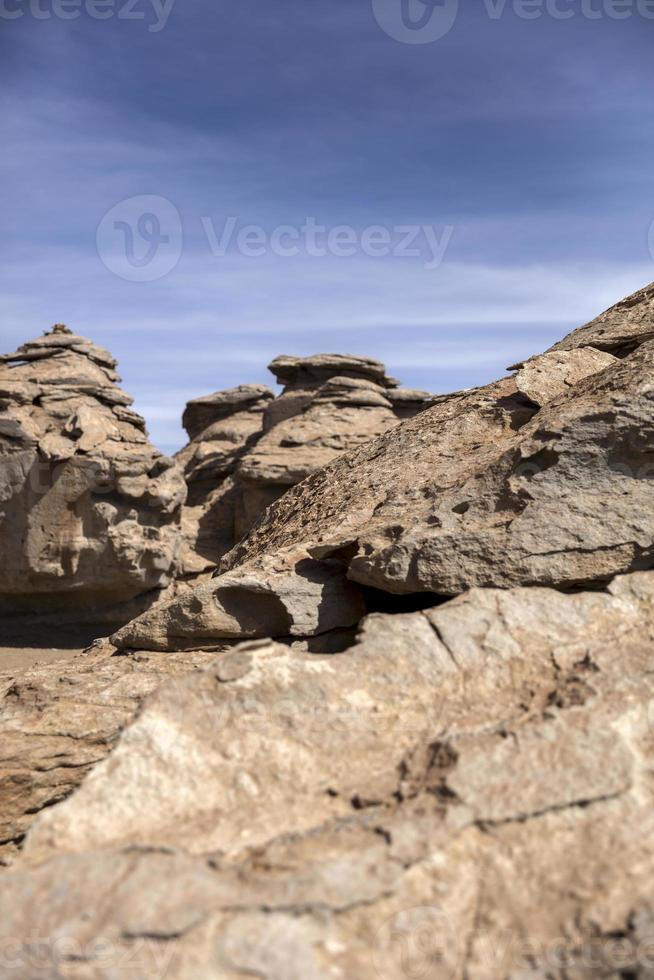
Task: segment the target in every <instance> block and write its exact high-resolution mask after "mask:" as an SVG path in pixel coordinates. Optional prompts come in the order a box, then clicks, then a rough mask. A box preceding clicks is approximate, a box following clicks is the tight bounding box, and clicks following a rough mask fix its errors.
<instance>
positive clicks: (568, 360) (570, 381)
mask: <svg viewBox="0 0 654 980" xmlns="http://www.w3.org/2000/svg"><path fill="white" fill-rule="evenodd" d="M616 360H617V358H615V357H613V355H612V354H607V353H605V352H604V351H599V350H595V349H594V348H593V347H576V348H573V349H572V350H561V351H558V350H555V351H550V352H549V353H547V354H540V355H539V356H537V357H531V358H529V360H528V361H525V362H524V363H523V364H520V365H519V370H518V374H517V375H516V379H515V380H516V384H517V386H518V390H519V391H521V392H522V393H523V395H525V396H526V397H527V398H529V399H530V400H531V401H532V402H534V404H535V405H539V406H541V407H542V406H543V405H546V404H547V403H548V402H550V401H552V399H553V398H556V396H557V395H561V394H564V393H565V392H566V391H568V389H569V388H571V387H572V386H573V385H576V384H577V382H578V381H581V380H583V378H587V377H589V376H590V375H591V374H598V373H599V372H600V371H603V370H604V368H607V367H610V366H611V365H612V364H615V362H616Z"/></svg>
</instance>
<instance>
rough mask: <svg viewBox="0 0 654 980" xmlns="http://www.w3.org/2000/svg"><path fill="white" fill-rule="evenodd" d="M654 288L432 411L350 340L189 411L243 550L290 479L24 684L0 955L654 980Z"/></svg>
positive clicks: (185, 972) (279, 973)
mask: <svg viewBox="0 0 654 980" xmlns="http://www.w3.org/2000/svg"><path fill="white" fill-rule="evenodd" d="M652 295H654V293H653V292H652V287H649V288H648V289H647V290H643V291H641V293H640V294H636V297H635V298H632V300H631V301H625V302H624V303H622V304H618V306H617V307H615V308H614V310H613V311H609V312H608V313H607V314H604V315H603V317H601V318H599V320H598V321H595V322H594V324H591V325H589V326H588V327H587V328H581V329H580V331H577V332H576V333H575V334H571V335H570V337H569V338H566V340H565V341H564V342H562V344H560V345H556V347H555V348H553V349H552V350H550V351H548V352H546V353H545V354H542V355H537V356H535V357H533V358H530V359H529V360H526V361H524V362H521V363H520V364H519V365H516V366H515V368H514V369H513V370H515V372H516V373H515V374H514V375H512V376H511V377H506V378H503V379H501V380H499V381H496V382H494V383H492V384H489V385H487V386H485V387H483V388H476V389H470V390H467V391H462V392H455V393H454V394H452V395H446V396H438V397H436V398H434V399H432V402H433V403H432V404H430V405H429V406H426V405H425V404H424V402H422V401H421V397H422V396H421V395H420V393H410V392H407V393H404V394H401V389H398V388H397V387H395V386H394V382H392V380H390V379H388V378H386V375H385V372H384V369H383V366H382V365H379V364H378V363H377V362H373V361H369V360H367V359H361V360H360V363H359V362H358V363H357V364H354V361H353V359H352V358H344V359H343V358H338V357H336V355H319V356H316V357H315V358H310V359H295V358H288V357H287V358H281V359H278V360H277V361H276V362H274V364H275V369H276V371H277V377H278V378H279V379H280V380H281V382H282V383H284V384H285V385H286V387H285V390H284V392H283V394H282V395H281V396H280V397H279V398H272V397H271V394H270V392H267V390H266V389H262V388H260V387H256V386H246V387H244V388H242V389H235V390H233V391H232V392H230V393H218V394H216V395H214V396H210V397H209V398H208V399H201V400H199V401H198V402H195V403H191V404H190V405H189V408H188V409H187V414H186V424H187V428H188V431H189V435H190V437H191V445H190V446H188V447H186V448H185V449H184V450H183V451H182V453H181V454H180V461H181V462H182V463H183V465H184V467H185V470H186V475H187V479H188V480H189V484H190V485H191V487H193V485H194V484H195V487H196V491H197V497H196V498H194V499H195V503H194V505H193V506H195V507H197V508H199V509H200V510H201V509H202V508H204V507H205V506H206V504H205V495H206V494H207V492H210V493H218V494H221V493H224V494H229V495H230V496H228V497H226V500H227V503H225V505H224V506H225V511H224V512H225V513H227V514H228V515H229V531H228V532H227V533H226V534H225V537H224V538H223V539H222V543H221V547H223V546H224V544H225V542H226V541H227V539H228V537H229V535H230V534H234V533H235V528H236V525H237V521H238V520H239V519H242V520H243V521H244V522H245V524H247V523H248V521H249V520H250V519H253V515H254V512H255V511H256V510H257V508H258V507H259V504H262V503H263V502H264V501H263V497H260V498H256V497H255V496H252V497H251V510H250V511H248V509H247V507H246V506H245V505H244V500H245V499H246V495H247V493H248V492H249V491H253V490H254V489H257V488H258V490H261V489H262V488H263V489H265V488H266V487H268V489H269V490H270V488H272V487H277V489H278V490H279V492H282V491H281V489H280V488H285V490H284V492H283V496H281V497H280V499H278V500H276V501H274V502H272V503H271V504H270V505H269V506H268V509H267V510H266V511H265V513H263V514H262V515H260V516H259V517H258V519H257V521H256V523H255V524H254V526H253V527H252V528H251V529H250V530H249V532H248V533H247V535H246V537H245V538H244V539H243V540H242V541H241V542H240V543H239V544H237V545H236V547H234V548H232V550H231V551H230V552H229V553H228V554H226V555H225V556H224V558H223V559H222V561H221V562H220V565H219V567H218V569H217V572H216V574H215V575H214V576H213V577H211V578H209V577H208V576H207V575H204V576H203V578H202V580H201V581H200V582H199V583H178V584H177V591H178V594H177V595H176V596H174V597H172V598H168V597H163V598H162V599H161V601H160V602H159V603H158V605H157V606H154V607H152V608H151V609H150V610H148V611H147V612H146V613H144V614H143V615H141V616H139V617H137V618H136V619H134V620H133V621H132V622H130V623H128V624H127V625H126V626H124V627H123V628H122V629H120V630H119V631H118V632H117V633H115V634H114V636H113V637H112V638H111V640H105V641H103V642H102V643H100V644H98V645H96V646H95V647H94V648H92V649H91V650H89V651H87V653H86V654H84V655H83V656H82V657H81V658H77V659H76V660H72V661H67V662H65V663H59V664H52V665H48V666H47V667H44V666H39V667H36V668H33V669H32V670H30V671H26V672H25V673H24V674H23V675H22V676H21V677H20V678H18V679H14V680H12V679H10V678H9V677H5V678H4V679H0V745H1V746H2V748H1V749H0V809H1V811H2V818H0V862H3V861H4V863H5V864H7V865H9V867H8V868H6V869H5V870H4V871H3V872H2V874H0V964H9V967H8V969H9V970H11V971H13V972H14V974H15V975H20V976H23V975H24V976H29V977H30V980H55V978H62V980H87V978H88V980H91V978H93V980H123V978H124V976H126V975H128V969H129V971H131V973H133V974H134V975H137V976H139V977H144V978H150V977H153V978H154V977H156V978H157V980H159V978H161V977H163V976H165V977H166V978H167V980H196V978H198V977H202V978H207V980H214V978H215V980H223V978H224V980H226V978H230V980H231V978H234V980H235V978H237V977H241V976H257V977H263V978H266V980H338V978H348V980H349V978H350V977H356V978H357V980H407V977H425V978H427V977H429V978H433V980H518V978H520V980H522V978H527V977H529V978H530V980H582V978H586V977H591V976H592V977H604V978H606V980H618V978H623V980H624V978H627V977H628V978H636V980H646V978H647V977H650V976H651V975H652V971H653V970H654V885H653V884H652V882H653V881H654V817H653V816H652V814H654V778H653V775H652V765H651V758H652V751H653V749H654V674H653V672H652V664H651V661H652V649H653V648H654V493H653V490H654V384H653V382H652V376H653V373H654V335H652V331H651V330H650V327H651V326H652V324H651V317H650V314H649V313H648V310H651V302H650V300H651V297H652ZM648 318H649V319H648ZM575 338H576V339H575ZM30 404H31V403H30ZM417 409H421V410H420V411H419V412H418V414H414V410H415V411H417ZM350 410H351V411H352V412H353V413H354V414H353V415H351V416H349V415H348V416H347V418H348V419H349V422H348V424H347V425H343V426H342V428H339V426H341V422H342V420H343V418H344V417H346V413H348V412H349V411H350ZM323 412H324V413H326V414H324V415H323V414H322V413H323ZM402 412H405V414H406V417H405V418H404V420H403V421H400V417H401V415H402ZM361 413H363V414H361ZM391 416H392V421H390V420H391ZM20 418H21V420H22V419H24V420H25V424H27V423H28V422H29V420H30V419H31V413H30V412H29V411H28V412H27V413H26V414H25V415H24V416H20ZM387 423H388V424H387ZM364 431H367V432H368V439H367V440H364V441H361V434H362V433H363V432H364ZM284 474H293V479H295V478H296V477H297V479H298V480H301V482H299V483H298V484H297V485H295V486H292V485H291V482H292V481H289V482H288V483H284V482H283V480H282V477H283V476H284ZM259 476H260V477H261V479H259ZM275 480H276V481H277V482H274V481H275ZM248 488H249V490H248ZM258 490H257V492H258ZM271 492H272V491H271ZM274 492H275V493H276V492H277V490H275V491H274ZM191 493H193V490H191ZM239 495H240V496H239ZM216 499H218V498H216ZM221 499H222V498H221ZM257 499H258V501H259V502H258V503H257ZM239 501H240V502H239ZM220 506H223V504H221V505H220ZM239 507H240V510H239ZM248 514H249V516H248ZM239 515H240V517H239ZM187 527H190V525H187ZM187 533H188V532H187ZM198 540H199V537H198V535H197V534H196V536H195V537H193V534H189V535H188V541H189V545H190V549H189V550H190V551H193V547H194V543H195V542H197V541H198ZM208 540H209V539H208V538H207V541H208ZM197 554H198V552H196V555H197ZM206 557H207V556H206V555H204V556H203V555H200V558H202V559H206ZM189 560H190V559H189ZM199 566H200V570H202V571H206V569H207V567H208V566H207V565H206V564H202V562H199ZM196 570H198V569H197V568H196ZM241 640H246V642H239V641H241ZM148 651H149V652H148ZM62 692H65V694H62ZM126 964H127V965H128V966H127V965H126ZM1 970H2V966H1V965H0V971H1ZM131 973H130V974H129V975H131Z"/></svg>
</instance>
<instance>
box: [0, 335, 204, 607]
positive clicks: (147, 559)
mask: <svg viewBox="0 0 654 980" xmlns="http://www.w3.org/2000/svg"><path fill="white" fill-rule="evenodd" d="M32 355H34V358H32ZM37 355H38V356H37ZM2 362H3V363H2V364H0V389H1V390H2V392H3V396H2V401H1V402H0V502H1V503H0V506H1V509H0V539H1V541H2V553H3V562H2V568H1V569H0V612H2V611H10V612H14V611H17V610H20V609H24V610H30V609H32V610H36V611H42V610H43V609H47V608H50V609H61V610H66V609H68V610H72V609H76V608H79V607H80V604H82V606H83V607H84V608H85V609H88V608H90V607H103V606H107V605H112V604H116V603H120V602H123V601H125V600H128V599H131V598H133V597H134V596H137V595H140V594H142V593H145V592H148V591H149V590H153V589H157V588H161V587H163V586H165V585H166V584H167V583H168V582H169V581H170V579H171V576H172V574H173V572H174V570H175V563H176V560H177V554H178V550H179V543H180V531H179V517H180V511H181V505H182V503H183V500H184V498H185V496H186V488H185V485H184V481H183V477H182V474H181V472H180V471H179V470H178V469H177V468H176V467H174V464H173V462H172V461H171V460H168V459H166V457H163V456H162V455H161V453H159V452H157V450H155V449H154V448H153V447H152V446H151V445H150V444H149V442H148V441H147V438H146V436H145V435H144V428H145V427H144V423H143V420H142V419H141V418H140V417H139V416H137V415H136V413H134V412H127V411H126V408H125V405H126V404H129V403H130V402H131V398H129V396H127V395H125V394H124V393H123V392H121V391H120V389H118V388H117V387H116V386H115V384H114V378H115V377H116V375H115V373H114V371H113V367H112V366H113V365H114V363H115V362H114V361H113V358H111V355H109V354H108V353H107V352H106V351H103V350H102V349H101V348H96V347H95V346H94V345H93V344H91V343H90V341H87V340H85V339H84V338H81V337H77V336H75V335H73V334H70V332H66V329H65V328H62V327H61V326H60V325H58V327H57V328H55V330H54V331H53V332H51V333H48V334H46V335H45V336H44V337H42V338H39V339H38V340H36V341H33V342H30V343H28V344H24V345H23V347H21V348H20V349H19V351H17V352H16V353H15V354H10V355H6V356H5V357H3V358H2ZM127 477H130V478H139V480H140V484H139V486H140V489H141V493H140V494H136V493H134V492H133V490H132V492H131V493H129V494H128V495H127V496H124V495H123V494H122V492H121V486H122V485H123V481H124V479H125V478H127ZM134 485H135V484H132V487H134Z"/></svg>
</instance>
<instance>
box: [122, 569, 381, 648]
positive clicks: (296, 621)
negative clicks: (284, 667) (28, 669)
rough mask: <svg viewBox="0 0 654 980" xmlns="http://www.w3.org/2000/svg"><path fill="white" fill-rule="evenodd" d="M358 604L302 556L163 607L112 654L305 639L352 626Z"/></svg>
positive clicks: (345, 586) (217, 582) (132, 628)
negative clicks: (260, 639)
mask: <svg viewBox="0 0 654 980" xmlns="http://www.w3.org/2000/svg"><path fill="white" fill-rule="evenodd" d="M364 612H365V605H364V602H363V599H362V596H361V593H360V591H359V589H358V588H357V586H356V585H355V584H354V583H353V582H349V581H348V580H347V579H346V578H345V574H344V569H343V565H342V563H341V562H339V561H330V560H324V561H316V560H315V559H310V558H309V557H308V556H303V557H298V556H295V557H294V558H293V559H290V558H289V559H288V560H286V561H284V560H283V559H276V558H267V559H264V560H263V561H261V562H257V564H256V565H255V566H253V567H252V568H250V567H248V565H243V566H241V567H239V568H236V569H234V571H232V572H229V573H227V574H226V575H221V576H218V577H217V578H213V579H212V580H211V581H210V582H206V583H203V584H202V585H199V586H197V587H195V588H193V589H192V590H191V591H189V592H186V593H184V594H183V595H181V596H179V597H178V598H175V599H173V600H171V601H169V602H164V603H162V604H160V605H158V606H157V607H155V608H154V609H151V610H149V611H148V612H146V613H144V614H143V615H142V616H140V617H139V618H137V619H135V620H133V621H132V622H131V623H128V624H127V626H125V627H124V628H123V629H121V630H119V631H118V632H117V633H116V634H114V636H113V637H112V642H113V643H114V644H115V645H116V646H117V647H118V648H119V649H130V648H131V649H139V648H140V649H144V650H179V649H186V648H189V647H190V648H198V647H202V646H206V645H207V644H209V645H210V644H211V643H212V641H213V642H214V643H215V642H216V641H225V640H234V639H244V638H253V637H254V638H258V637H268V636H272V637H291V636H295V637H309V636H315V635H318V634H321V633H326V632H328V631H330V630H333V629H339V628H341V627H347V626H353V625H355V624H356V623H358V621H359V620H360V619H361V617H362V616H363V615H364Z"/></svg>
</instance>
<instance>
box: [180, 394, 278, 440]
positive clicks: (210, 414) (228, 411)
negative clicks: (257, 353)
mask: <svg viewBox="0 0 654 980" xmlns="http://www.w3.org/2000/svg"><path fill="white" fill-rule="evenodd" d="M272 398H274V394H273V392H272V391H271V390H270V388H267V387H266V386H265V385H238V387H237V388H229V389H227V390H226V391H216V392H214V393H213V394H212V395H204V396H203V397H202V398H194V399H193V401H190V402H188V403H187V405H186V408H185V410H184V415H183V418H182V425H183V426H184V428H185V429H186V431H187V433H188V437H189V439H196V438H197V437H198V436H199V435H200V434H201V433H202V432H203V431H204V430H205V429H207V428H208V427H209V426H210V425H211V424H212V423H213V422H221V421H222V420H223V419H226V418H228V417H229V416H230V415H234V414H235V413H237V412H242V411H251V410H252V409H253V407H254V406H257V410H260V409H261V406H259V405H258V403H259V402H264V403H265V402H267V401H270V399H272Z"/></svg>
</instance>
